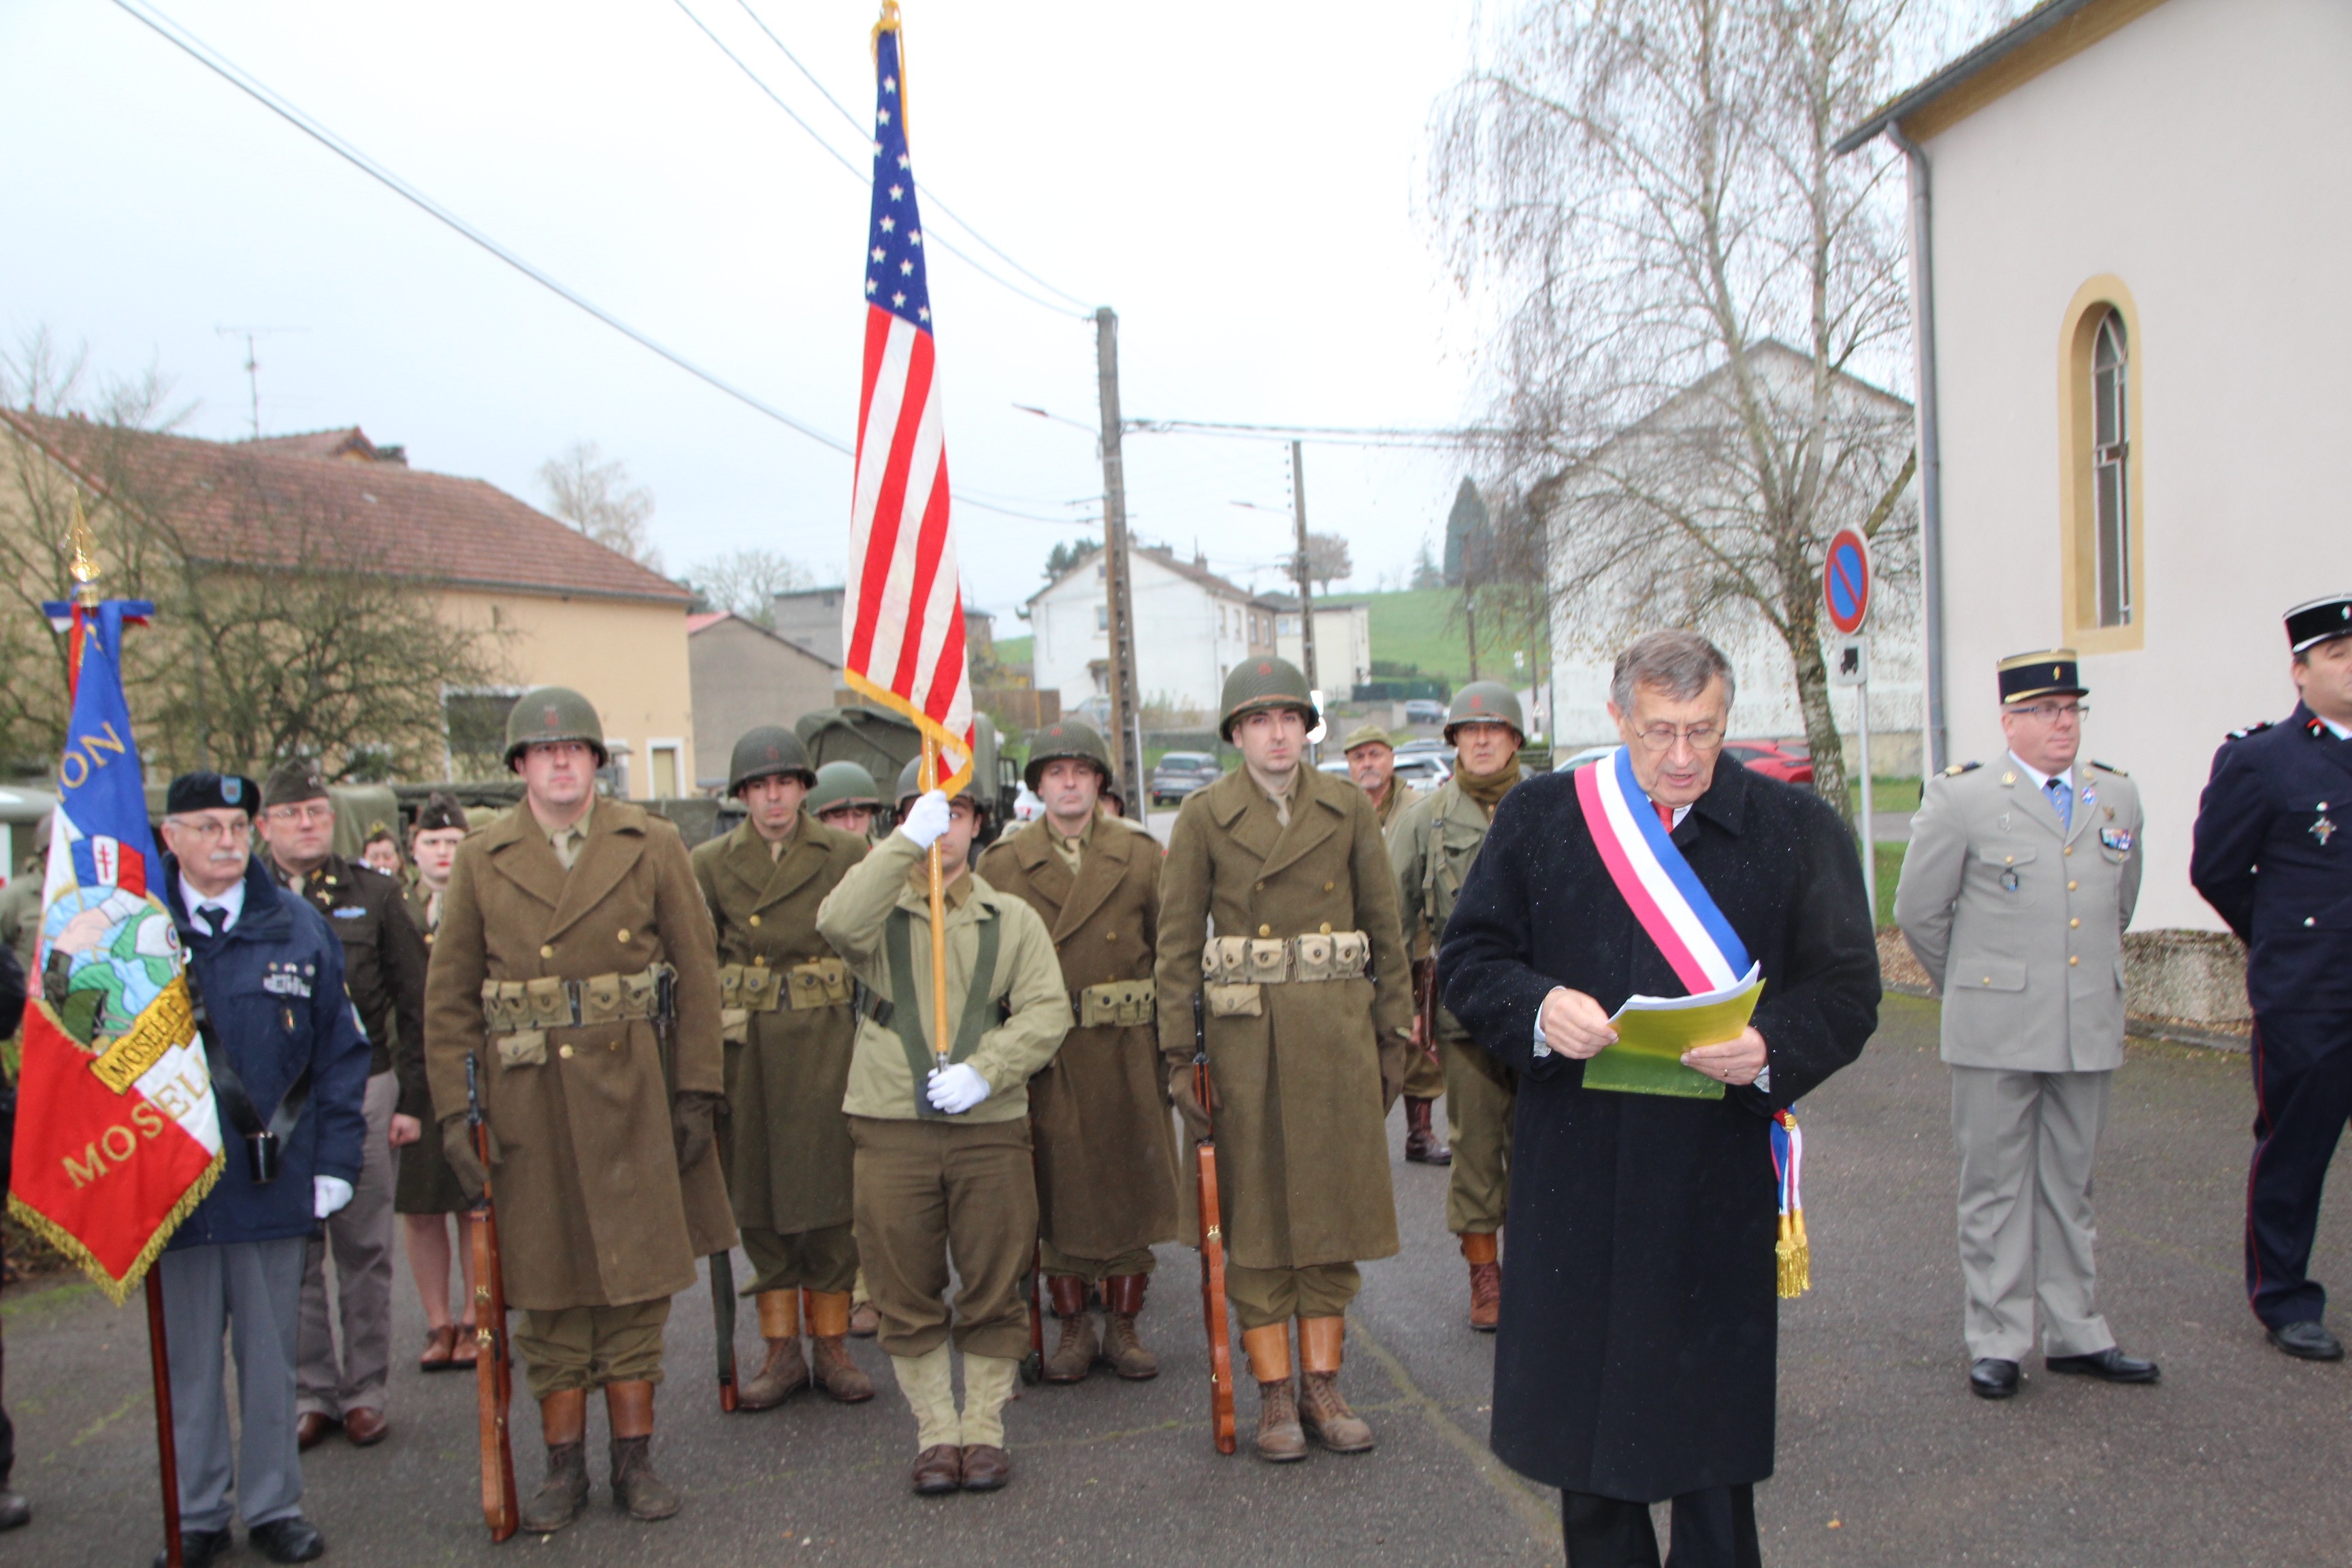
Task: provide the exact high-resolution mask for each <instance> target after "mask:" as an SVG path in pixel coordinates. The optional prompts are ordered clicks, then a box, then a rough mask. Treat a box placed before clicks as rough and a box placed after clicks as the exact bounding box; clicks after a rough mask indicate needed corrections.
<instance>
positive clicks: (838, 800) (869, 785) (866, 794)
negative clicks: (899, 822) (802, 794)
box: [802, 762, 882, 816]
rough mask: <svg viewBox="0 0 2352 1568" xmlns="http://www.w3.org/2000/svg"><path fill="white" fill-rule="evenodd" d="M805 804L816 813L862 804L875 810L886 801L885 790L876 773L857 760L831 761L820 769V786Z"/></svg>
mask: <svg viewBox="0 0 2352 1568" xmlns="http://www.w3.org/2000/svg"><path fill="white" fill-rule="evenodd" d="M802 804H803V805H806V806H807V807H808V809H809V811H810V813H811V815H813V816H824V814H825V813H826V812H828V811H832V810H834V809H835V808H836V807H848V806H862V807H864V808H865V809H866V810H868V811H872V810H874V809H875V808H876V807H877V806H879V805H881V804H882V789H881V786H880V785H878V784H876V783H875V782H874V775H873V774H872V773H867V772H866V770H865V769H864V768H863V767H860V766H859V765H858V764H857V763H848V762H842V763H825V764H824V766H823V767H821V768H819V769H817V771H816V787H815V788H814V789H813V790H811V791H809V795H808V799H807V800H806V801H804V802H803V803H802Z"/></svg>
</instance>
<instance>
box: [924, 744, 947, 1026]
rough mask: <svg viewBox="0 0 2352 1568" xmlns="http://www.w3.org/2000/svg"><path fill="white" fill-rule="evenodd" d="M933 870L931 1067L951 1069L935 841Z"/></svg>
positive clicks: (943, 898)
mask: <svg viewBox="0 0 2352 1568" xmlns="http://www.w3.org/2000/svg"><path fill="white" fill-rule="evenodd" d="M919 778H920V782H921V784H922V786H923V791H924V793H925V794H929V792H931V791H932V790H935V789H937V788H939V787H940V743H939V742H937V741H935V740H933V739H932V738H931V736H930V733H929V731H925V732H924V735H923V765H922V770H921V773H920V775H919ZM926 858H927V859H928V860H929V865H930V869H931V1064H932V1067H933V1068H934V1069H935V1070H936V1071H939V1072H945V1071H947V1070H948V910H947V893H946V887H945V884H944V883H943V882H942V881H941V880H940V843H939V840H938V839H936V838H934V839H933V840H931V847H930V848H929V851H927V852H926Z"/></svg>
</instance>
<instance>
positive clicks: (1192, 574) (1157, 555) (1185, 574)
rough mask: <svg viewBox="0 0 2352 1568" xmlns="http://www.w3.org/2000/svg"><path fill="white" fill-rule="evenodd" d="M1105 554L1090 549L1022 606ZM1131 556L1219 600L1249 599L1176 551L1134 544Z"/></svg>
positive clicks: (1033, 602) (1040, 596)
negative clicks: (1193, 584)
mask: <svg viewBox="0 0 2352 1568" xmlns="http://www.w3.org/2000/svg"><path fill="white" fill-rule="evenodd" d="M1128 553H1129V555H1130V556H1134V555H1145V556H1149V557H1150V559H1151V560H1152V561H1153V562H1154V563H1157V564H1159V565H1160V566H1164V567H1166V568H1167V569H1168V570H1169V571H1171V572H1173V573H1174V574H1176V575H1177V576H1179V577H1181V578H1183V579H1185V580H1186V581H1187V582H1192V583H1197V584H1200V585H1201V586H1202V587H1203V588H1206V589H1207V590H1208V591H1209V592H1210V593H1212V594H1214V595H1219V596H1220V597H1223V598H1227V599H1239V600H1244V601H1246V600H1247V599H1248V598H1249V597H1250V595H1249V594H1248V592H1247V591H1246V590H1245V589H1243V588H1240V587H1237V586H1235V585H1234V584H1232V583H1230V582H1228V581H1227V580H1225V579H1224V578H1223V577H1220V576H1218V575H1217V574H1215V573H1214V572H1212V571H1210V570H1209V569H1208V568H1207V567H1206V566H1203V565H1201V564H1199V563H1196V562H1192V561H1187V560H1185V559H1184V558H1183V557H1182V556H1181V555H1178V554H1177V553H1176V552H1174V551H1173V550H1171V549H1169V548H1168V547H1167V546H1166V545H1164V544H1131V545H1129V546H1128ZM1101 559H1102V546H1101V545H1099V544H1097V545H1095V546H1093V547H1092V548H1090V549H1089V550H1087V552H1086V553H1085V554H1083V555H1081V556H1079V557H1078V558H1077V559H1076V561H1073V562H1072V563H1070V564H1069V567H1068V569H1067V570H1066V571H1064V572H1063V574H1061V575H1060V576H1059V577H1056V578H1055V579H1054V580H1053V581H1052V582H1050V583H1048V584H1045V586H1044V587H1042V588H1040V589H1038V590H1037V591H1036V592H1035V593H1034V594H1032V595H1029V597H1028V598H1027V599H1025V600H1024V601H1023V603H1024V604H1031V605H1034V604H1035V603H1036V602H1037V601H1038V600H1040V599H1042V598H1044V597H1045V595H1048V594H1050V593H1052V592H1053V591H1054V590H1055V588H1058V587H1060V586H1061V585H1062V584H1064V583H1066V582H1068V581H1069V579H1070V577H1071V575H1072V574H1074V573H1077V572H1081V571H1084V570H1086V569H1087V567H1090V566H1092V565H1094V564H1095V563H1097V562H1098V561H1100V560H1101Z"/></svg>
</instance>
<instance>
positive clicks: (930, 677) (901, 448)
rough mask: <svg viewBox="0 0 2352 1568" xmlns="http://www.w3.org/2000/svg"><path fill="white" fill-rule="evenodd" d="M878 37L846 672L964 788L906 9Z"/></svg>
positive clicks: (949, 780)
mask: <svg viewBox="0 0 2352 1568" xmlns="http://www.w3.org/2000/svg"><path fill="white" fill-rule="evenodd" d="M874 44H875V49H874V59H875V74H876V99H875V110H874V207H873V222H872V225H871V226H870V232H869V234H868V236H867V239H866V363H865V375H864V378H863V381H862V384H861V385H860V388H859V393H858V401H857V472H856V480H855V481H854V493H853V499H852V501H851V510H850V523H849V573H848V577H849V581H848V591H847V593H846V594H845V595H844V597H843V603H842V607H841V616H842V646H843V648H844V650H845V655H844V664H845V672H844V673H845V679H847V681H848V683H849V685H850V686H851V687H852V688H853V689H856V690H857V691H859V692H861V693H863V694H864V695H866V697H869V698H871V699H873V700H875V701H877V702H880V703H883V704H885V705H886V706H887V707H889V708H890V709H892V710H895V711H897V712H899V713H902V714H904V715H906V716H907V717H908V718H909V719H911V720H913V721H915V722H916V724H917V725H918V726H919V727H920V728H921V729H922V730H923V731H924V732H925V733H926V734H927V735H928V736H929V737H930V738H931V739H932V740H934V741H936V742H939V743H940V747H941V749H942V752H943V756H942V762H941V773H942V775H943V776H942V779H941V787H943V788H947V789H950V790H952V789H954V788H955V787H956V786H957V785H958V784H961V783H962V782H963V781H964V780H965V779H967V778H969V777H970V776H971V752H972V721H971V675H970V672H969V669H968V667H967V666H966V663H965V660H964V637H963V587H962V582H961V578H960V577H959V575H958V574H957V570H956V552H955V541H954V538H953V536H952V534H951V533H950V530H949V526H948V521H949V498H948V464H947V439H946V436H945V433H944V431H943V430H942V429H941V427H940V398H939V386H938V382H937V379H936V376H935V374H934V372H935V368H936V358H935V343H934V340H933V338H932V336H931V299H930V289H929V283H928V280H927V278H926V274H925V269H924V266H923V226H922V221H921V219H920V218H919V216H918V215H917V211H916V205H915V176H914V169H913V165H912V163H911V161H910V160H909V158H908V152H907V117H906V112H905V93H904V91H903V72H902V71H901V69H900V66H899V49H898V7H897V6H896V5H886V6H885V7H884V10H883V16H882V21H881V23H880V24H879V25H878V26H877V27H876V28H875V37H874Z"/></svg>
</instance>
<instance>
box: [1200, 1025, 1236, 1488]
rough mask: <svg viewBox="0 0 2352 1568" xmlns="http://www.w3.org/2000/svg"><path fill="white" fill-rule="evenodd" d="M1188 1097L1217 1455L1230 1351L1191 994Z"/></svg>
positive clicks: (1228, 1440) (1225, 1423)
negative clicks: (1196, 1133) (1200, 1130)
mask: <svg viewBox="0 0 2352 1568" xmlns="http://www.w3.org/2000/svg"><path fill="white" fill-rule="evenodd" d="M1192 1098H1193V1100H1195V1101H1196V1102H1198V1104H1199V1105H1200V1107H1201V1119H1202V1121H1205V1122H1207V1123H1208V1124H1209V1135H1208V1136H1207V1137H1205V1138H1202V1139H1201V1140H1200V1141H1199V1142H1196V1143H1195V1144H1194V1145H1193V1147H1192V1153H1193V1158H1194V1162H1195V1177H1194V1181H1195V1186H1196V1194H1195V1195H1196V1196H1197V1198H1198V1200H1199V1204H1200V1211H1201V1216H1200V1223H1201V1317H1202V1322H1203V1323H1204V1324H1205V1326H1206V1327H1207V1329H1208V1332H1209V1423H1210V1432H1211V1435H1212V1436H1213V1437H1214V1438H1215V1439H1216V1444H1217V1452H1218V1453H1220V1454H1230V1453H1232V1452H1233V1451H1234V1447H1235V1443H1234V1347H1233V1338H1232V1330H1231V1329H1230V1328H1229V1327H1228V1326H1227V1324H1226V1322H1225V1230H1224V1209H1223V1205H1221V1204H1220V1203H1219V1202H1218V1199H1217V1118H1216V1112H1215V1111H1214V1110H1212V1109H1211V1108H1212V1107H1213V1105H1214V1104H1215V1100H1213V1098H1212V1092H1211V1084H1210V1078H1209V1026H1208V1015H1207V1011H1206V1007H1205V1005H1204V1004H1203V1003H1202V994H1201V993H1200V992H1198V991H1195V992H1193V993H1192Z"/></svg>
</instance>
